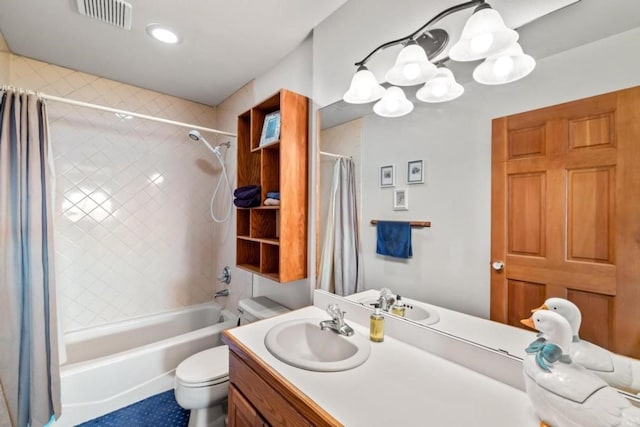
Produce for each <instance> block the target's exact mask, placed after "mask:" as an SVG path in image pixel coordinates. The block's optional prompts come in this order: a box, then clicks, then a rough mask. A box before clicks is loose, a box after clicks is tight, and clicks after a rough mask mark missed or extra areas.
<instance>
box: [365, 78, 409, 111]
mask: <svg viewBox="0 0 640 427" xmlns="http://www.w3.org/2000/svg"><path fill="white" fill-rule="evenodd" d="M411 111H413V103H412V102H411V101H409V100H408V99H407V97H406V96H405V95H404V91H403V90H402V89H400V88H399V87H395V86H391V87H390V88H388V89H387V90H386V91H385V93H384V96H383V97H382V99H381V100H380V101H378V102H376V103H375V104H374V106H373V112H374V113H376V114H377V115H379V116H382V117H400V116H404V115H406V114H409V113H410V112H411Z"/></svg>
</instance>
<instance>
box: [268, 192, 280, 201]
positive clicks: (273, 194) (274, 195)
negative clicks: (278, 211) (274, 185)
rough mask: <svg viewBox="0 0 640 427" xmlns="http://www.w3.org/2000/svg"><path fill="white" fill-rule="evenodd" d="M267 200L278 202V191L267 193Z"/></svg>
mask: <svg viewBox="0 0 640 427" xmlns="http://www.w3.org/2000/svg"><path fill="white" fill-rule="evenodd" d="M267 198H268V199H277V200H280V192H279V191H269V192H268V193H267Z"/></svg>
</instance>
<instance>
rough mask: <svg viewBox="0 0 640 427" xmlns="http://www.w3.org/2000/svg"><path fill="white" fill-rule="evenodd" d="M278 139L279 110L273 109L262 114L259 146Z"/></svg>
mask: <svg viewBox="0 0 640 427" xmlns="http://www.w3.org/2000/svg"><path fill="white" fill-rule="evenodd" d="M279 139H280V111H274V112H273V113H269V114H267V115H265V116H264V124H263V125H262V135H261V136H260V146H263V145H266V144H271V143H272V142H276V141H278V140H279Z"/></svg>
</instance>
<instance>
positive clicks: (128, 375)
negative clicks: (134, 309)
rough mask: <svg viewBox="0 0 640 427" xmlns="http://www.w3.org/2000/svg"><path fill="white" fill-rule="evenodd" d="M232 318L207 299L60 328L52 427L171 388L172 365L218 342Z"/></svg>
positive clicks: (62, 426)
mask: <svg viewBox="0 0 640 427" xmlns="http://www.w3.org/2000/svg"><path fill="white" fill-rule="evenodd" d="M237 322H238V317H237V316H236V315H235V314H233V313H231V312H229V311H227V310H223V309H222V307H221V306H220V305H218V304H216V303H215V302H212V303H206V304H200V305H195V306H191V307H186V308H183V309H180V310H174V311H170V312H166V313H160V314H154V315H149V316H143V317H138V318H135V319H130V320H125V321H121V322H115V323H111V324H108V325H103V326H97V327H92V328H87V329H81V330H77V331H73V332H68V333H66V334H65V335H64V341H65V344H66V346H67V360H66V362H65V363H64V364H63V365H61V367H60V379H61V392H62V416H61V417H60V419H59V420H58V421H57V422H55V423H54V426H56V427H71V426H75V425H77V424H79V423H81V422H83V421H87V420H90V419H92V418H96V417H99V416H101V415H104V414H106V413H108V412H111V411H113V410H115V409H118V408H122V407H124V406H127V405H129V404H131V403H134V402H137V401H139V400H142V399H144V398H146V397H149V396H152V395H154V394H157V393H161V392H163V391H166V390H169V389H171V388H173V381H174V372H175V369H176V367H177V366H178V364H179V363H180V362H181V361H183V360H184V359H186V358H187V357H189V356H190V355H192V354H195V353H197V352H199V351H202V350H205V349H207V348H210V347H215V346H217V345H221V344H222V341H221V332H222V331H223V330H224V329H227V328H231V327H233V326H235V325H237Z"/></svg>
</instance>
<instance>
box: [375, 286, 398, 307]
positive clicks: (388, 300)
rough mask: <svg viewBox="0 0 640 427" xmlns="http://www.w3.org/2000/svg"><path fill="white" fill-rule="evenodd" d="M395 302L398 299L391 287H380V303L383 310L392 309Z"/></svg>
mask: <svg viewBox="0 0 640 427" xmlns="http://www.w3.org/2000/svg"><path fill="white" fill-rule="evenodd" d="M395 302H396V299H395V297H394V296H393V294H392V293H391V291H390V290H389V289H387V288H382V289H380V297H379V298H378V303H379V304H380V309H381V310H382V311H389V310H390V309H391V306H392V305H393V303H395Z"/></svg>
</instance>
